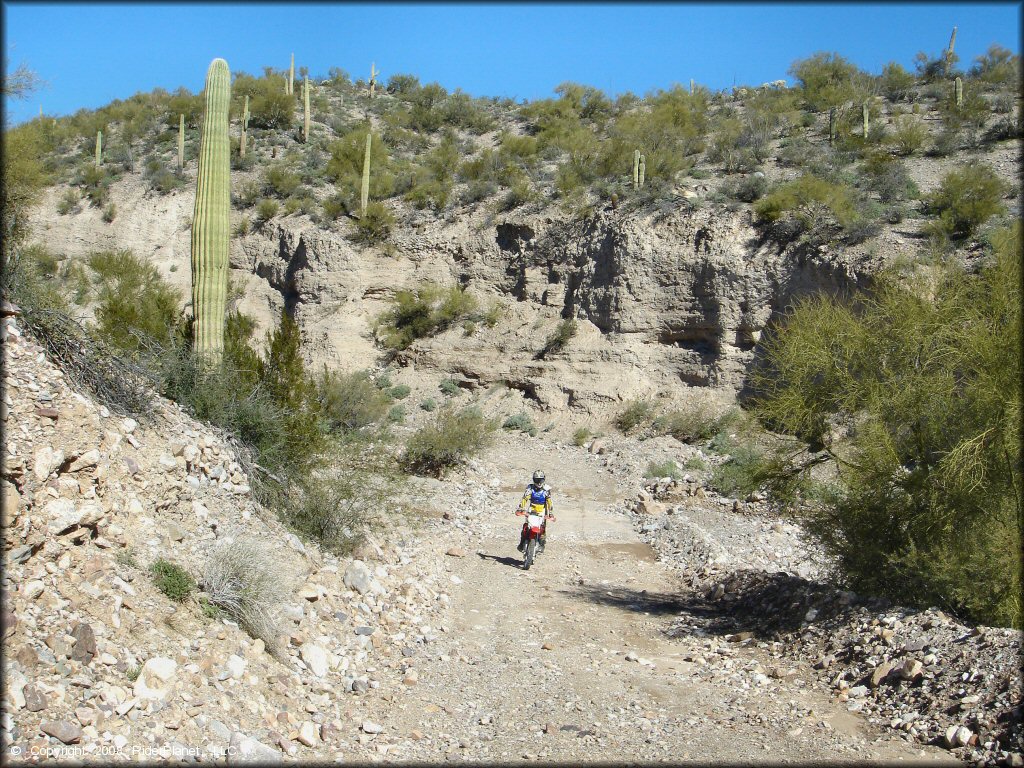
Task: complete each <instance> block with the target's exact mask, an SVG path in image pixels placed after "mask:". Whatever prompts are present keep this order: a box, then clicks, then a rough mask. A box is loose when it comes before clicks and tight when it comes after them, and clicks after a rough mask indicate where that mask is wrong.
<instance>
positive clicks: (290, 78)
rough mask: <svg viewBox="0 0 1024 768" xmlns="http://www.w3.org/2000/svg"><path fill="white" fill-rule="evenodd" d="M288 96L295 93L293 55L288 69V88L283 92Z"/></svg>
mask: <svg viewBox="0 0 1024 768" xmlns="http://www.w3.org/2000/svg"><path fill="white" fill-rule="evenodd" d="M285 93H287V94H288V95H289V96H291V95H292V94H293V93H295V54H294V53H293V54H292V65H291V66H290V67H289V68H288V88H287V90H286V91H285Z"/></svg>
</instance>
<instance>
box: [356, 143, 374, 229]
mask: <svg viewBox="0 0 1024 768" xmlns="http://www.w3.org/2000/svg"><path fill="white" fill-rule="evenodd" d="M372 140H373V132H372V131H369V130H367V131H366V153H365V154H364V155H363V187H362V189H361V190H360V193H359V216H360V218H362V217H363V216H365V215H366V206H367V204H368V203H369V202H370V142H371V141H372Z"/></svg>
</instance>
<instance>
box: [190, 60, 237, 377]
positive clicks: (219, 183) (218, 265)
mask: <svg viewBox="0 0 1024 768" xmlns="http://www.w3.org/2000/svg"><path fill="white" fill-rule="evenodd" d="M230 105H231V72H230V70H229V69H228V63H227V62H226V61H224V59H214V60H213V61H212V62H211V63H210V68H209V70H208V71H207V73H206V113H205V115H204V117H203V131H202V135H201V137H200V143H199V173H198V174H197V180H196V204H195V209H194V212H193V214H192V313H193V315H194V317H195V324H194V326H193V331H194V334H195V349H196V351H197V352H198V353H199V354H200V355H201V356H202V357H204V358H205V359H207V360H209V361H219V360H220V358H221V356H222V354H223V351H224V304H225V299H226V297H227V287H228V250H229V245H230V238H231V230H230V227H229V212H230V208H231V178H230V173H231V159H230V152H231V142H230V140H229V139H228V110H229V108H230Z"/></svg>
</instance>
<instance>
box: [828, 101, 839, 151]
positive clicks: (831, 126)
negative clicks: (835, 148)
mask: <svg viewBox="0 0 1024 768" xmlns="http://www.w3.org/2000/svg"><path fill="white" fill-rule="evenodd" d="M836 113H837V110H836V108H835V107H830V108H829V110H828V143H829V144H835V141H836V122H837V121H836V117H837V114H836Z"/></svg>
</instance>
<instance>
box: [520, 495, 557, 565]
mask: <svg viewBox="0 0 1024 768" xmlns="http://www.w3.org/2000/svg"><path fill="white" fill-rule="evenodd" d="M516 516H517V517H523V516H525V517H526V522H525V523H523V531H522V533H523V535H524V536H525V537H526V546H525V547H524V548H523V570H524V571H528V570H530V566H531V565H533V561H534V560H535V559H536V558H537V550H538V548H539V547H540V546H541V544H540V538H541V536H543V535H544V531H545V528H546V527H547V519H551V520H554V519H555V516H554V515H546V514H545V513H544V507H543V506H541V505H540V504H531V505H530V511H529V512H528V513H527V512H525V511H524V510H522V509H517V510H516ZM541 551H543V549H542V550H541Z"/></svg>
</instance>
